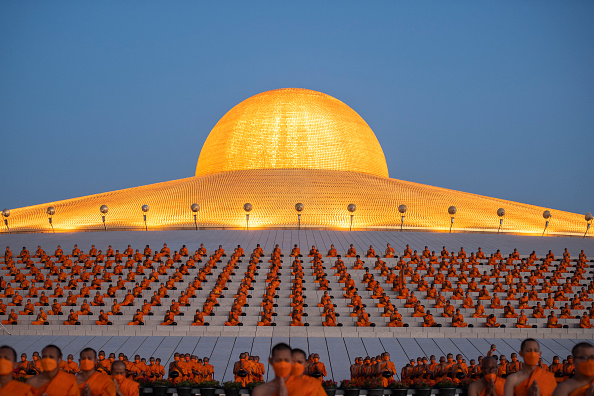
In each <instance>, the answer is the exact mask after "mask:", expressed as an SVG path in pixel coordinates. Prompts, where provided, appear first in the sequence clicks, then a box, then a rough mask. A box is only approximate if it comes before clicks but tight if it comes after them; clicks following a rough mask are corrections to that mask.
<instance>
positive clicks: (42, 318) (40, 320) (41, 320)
mask: <svg viewBox="0 0 594 396" xmlns="http://www.w3.org/2000/svg"><path fill="white" fill-rule="evenodd" d="M46 322H47V313H45V312H43V308H39V313H38V314H37V319H36V320H34V321H32V322H31V324H32V325H37V326H39V325H44V324H46Z"/></svg>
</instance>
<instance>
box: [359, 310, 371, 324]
mask: <svg viewBox="0 0 594 396" xmlns="http://www.w3.org/2000/svg"><path fill="white" fill-rule="evenodd" d="M371 324H372V323H371V321H370V320H369V314H368V313H367V312H365V309H364V308H362V309H361V313H360V314H359V318H358V320H357V326H359V327H370V326H371Z"/></svg>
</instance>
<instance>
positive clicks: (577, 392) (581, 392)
mask: <svg viewBox="0 0 594 396" xmlns="http://www.w3.org/2000/svg"><path fill="white" fill-rule="evenodd" d="M13 382H14V381H13ZM591 386H592V383H591V382H590V383H589V384H588V385H584V386H580V387H579V388H576V389H574V390H573V391H572V392H571V393H570V394H569V396H585V394H586V391H587V390H588V389H589V388H590V387H591Z"/></svg>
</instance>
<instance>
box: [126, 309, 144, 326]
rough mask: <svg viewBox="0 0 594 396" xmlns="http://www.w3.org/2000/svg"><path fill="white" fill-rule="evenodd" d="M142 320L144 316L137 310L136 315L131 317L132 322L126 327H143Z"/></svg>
mask: <svg viewBox="0 0 594 396" xmlns="http://www.w3.org/2000/svg"><path fill="white" fill-rule="evenodd" d="M143 319H144V314H143V313H142V311H141V310H140V309H137V310H136V313H135V314H134V316H133V317H132V321H131V322H128V325H129V326H142V325H144V322H143Z"/></svg>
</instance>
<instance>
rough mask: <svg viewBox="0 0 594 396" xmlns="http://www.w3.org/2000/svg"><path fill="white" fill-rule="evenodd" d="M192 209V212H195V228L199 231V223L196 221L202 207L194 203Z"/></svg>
mask: <svg viewBox="0 0 594 396" xmlns="http://www.w3.org/2000/svg"><path fill="white" fill-rule="evenodd" d="M190 209H192V212H194V227H195V228H196V230H198V222H197V221H196V213H198V212H200V205H198V204H197V203H193V204H192V205H190Z"/></svg>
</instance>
